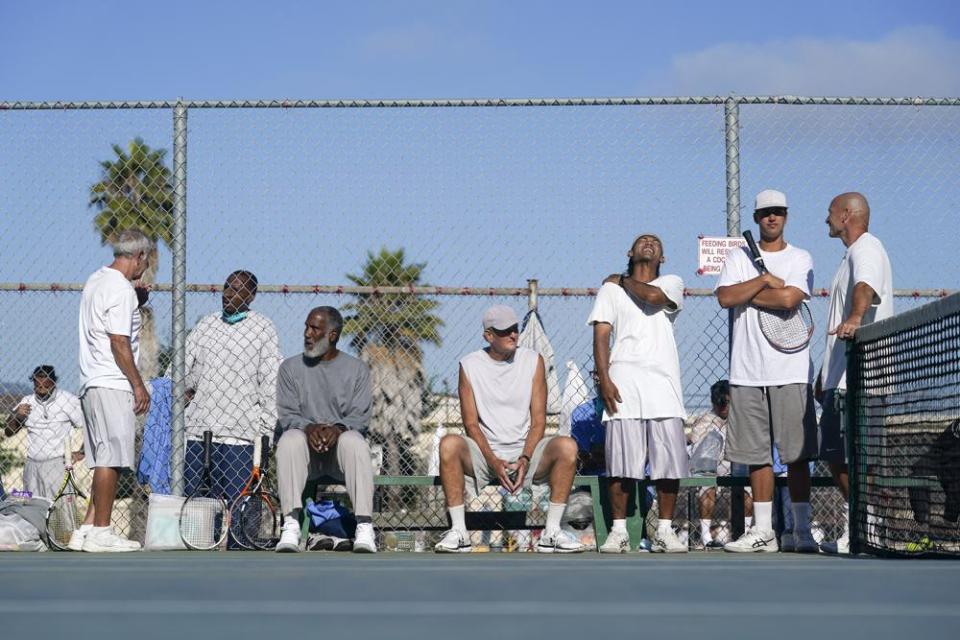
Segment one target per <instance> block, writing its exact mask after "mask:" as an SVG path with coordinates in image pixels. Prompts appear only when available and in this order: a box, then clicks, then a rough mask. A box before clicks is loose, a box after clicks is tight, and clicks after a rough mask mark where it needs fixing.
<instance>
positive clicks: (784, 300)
mask: <svg viewBox="0 0 960 640" xmlns="http://www.w3.org/2000/svg"><path fill="white" fill-rule="evenodd" d="M806 299H807V294H805V293H804V292H803V291H801V290H800V289H798V288H797V287H790V286H787V287H783V288H782V289H764V290H762V291H760V293H758V294H757V295H755V296H754V297H753V300H752V301H751V302H753V304H755V305H757V306H758V307H763V308H764V309H773V310H775V311H791V310H793V309H796V308H797V307H799V306H800V303H801V302H803V301H804V300H806Z"/></svg>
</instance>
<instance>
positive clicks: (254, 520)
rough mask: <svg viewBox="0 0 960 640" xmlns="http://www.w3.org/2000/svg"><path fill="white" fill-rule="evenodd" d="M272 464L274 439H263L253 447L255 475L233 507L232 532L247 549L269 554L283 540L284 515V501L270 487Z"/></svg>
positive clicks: (234, 537) (231, 507)
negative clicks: (281, 529) (269, 468)
mask: <svg viewBox="0 0 960 640" xmlns="http://www.w3.org/2000/svg"><path fill="white" fill-rule="evenodd" d="M269 462H270V436H263V437H262V438H260V439H259V440H257V441H255V442H254V445H253V472H252V473H251V475H250V480H248V481H247V485H246V486H245V487H244V488H243V491H241V492H240V495H239V496H237V498H236V499H235V500H234V501H233V504H231V505H230V523H231V524H230V533H231V535H232V536H233V539H234V541H236V543H237V544H238V545H240V546H241V547H243V548H244V549H258V550H260V551H269V550H271V549H273V548H275V547H276V546H277V542H279V541H280V527H281V526H282V525H283V515H282V514H278V509H277V505H278V504H280V501H279V500H278V499H277V498H276V496H274V495H272V494H270V493H269V492H268V491H267V490H266V488H265V486H264V485H265V484H266V480H267V467H268V465H269Z"/></svg>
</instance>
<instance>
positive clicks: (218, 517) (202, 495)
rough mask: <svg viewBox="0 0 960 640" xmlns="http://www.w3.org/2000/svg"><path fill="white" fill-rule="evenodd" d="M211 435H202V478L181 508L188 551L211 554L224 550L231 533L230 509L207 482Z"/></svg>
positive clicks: (206, 432) (210, 432)
mask: <svg viewBox="0 0 960 640" xmlns="http://www.w3.org/2000/svg"><path fill="white" fill-rule="evenodd" d="M212 448H213V432H212V431H204V432H203V476H202V479H201V480H200V485H199V486H198V487H197V489H196V491H194V492H193V494H192V495H191V496H190V497H189V498H187V499H186V500H185V501H184V503H183V506H181V507H180V539H181V540H183V544H185V545H186V546H187V548H188V549H196V550H198V551H210V550H211V549H217V548H220V549H222V548H224V547H225V546H226V542H227V532H228V531H229V530H230V510H229V509H228V508H227V502H226V500H224V499H223V496H221V495H216V494H215V493H214V491H213V483H212V482H211V479H210V466H211V464H210V453H211V449H212Z"/></svg>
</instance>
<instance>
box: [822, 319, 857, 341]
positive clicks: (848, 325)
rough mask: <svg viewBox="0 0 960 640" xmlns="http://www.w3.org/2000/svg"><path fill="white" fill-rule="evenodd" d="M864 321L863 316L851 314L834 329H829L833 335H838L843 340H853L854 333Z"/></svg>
mask: <svg viewBox="0 0 960 640" xmlns="http://www.w3.org/2000/svg"><path fill="white" fill-rule="evenodd" d="M862 323H863V318H862V317H861V316H850V317H849V318H847V319H846V320H844V321H843V322H841V323H840V324H839V325H837V327H836V328H835V329H834V330H833V331H828V332H827V333H829V334H830V335H831V336H832V335H836V336H837V337H838V338H840V339H841V340H853V334H855V333H856V332H857V329H859V328H860V325H861V324H862Z"/></svg>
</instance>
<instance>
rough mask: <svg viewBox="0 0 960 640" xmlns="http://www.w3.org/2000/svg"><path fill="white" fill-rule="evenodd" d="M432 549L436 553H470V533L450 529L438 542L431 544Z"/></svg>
mask: <svg viewBox="0 0 960 640" xmlns="http://www.w3.org/2000/svg"><path fill="white" fill-rule="evenodd" d="M433 550H434V551H435V552H437V553H470V552H471V551H473V546H472V545H471V544H470V534H469V533H467V532H466V531H461V530H460V529H450V531H447V532H446V533H445V534H443V537H442V538H440V542H438V543H437V544H435V545H433Z"/></svg>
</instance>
